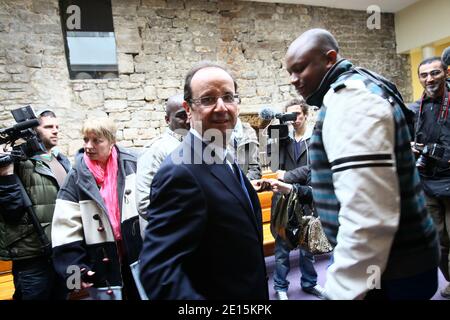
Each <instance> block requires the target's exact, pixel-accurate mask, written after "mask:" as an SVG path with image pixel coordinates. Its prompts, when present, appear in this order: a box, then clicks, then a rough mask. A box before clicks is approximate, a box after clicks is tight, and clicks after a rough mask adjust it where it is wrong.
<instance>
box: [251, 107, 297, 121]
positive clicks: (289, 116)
mask: <svg viewBox="0 0 450 320" xmlns="http://www.w3.org/2000/svg"><path fill="white" fill-rule="evenodd" d="M259 117H260V118H261V119H263V120H272V119H275V118H276V119H280V122H286V121H295V120H296V119H297V113H295V112H291V113H280V112H275V111H274V110H273V109H272V108H271V107H265V108H262V109H261V110H260V111H259Z"/></svg>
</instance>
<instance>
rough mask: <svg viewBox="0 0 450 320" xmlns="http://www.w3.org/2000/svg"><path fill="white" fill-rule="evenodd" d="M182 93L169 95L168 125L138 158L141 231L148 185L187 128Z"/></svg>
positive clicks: (138, 198) (148, 201)
mask: <svg viewBox="0 0 450 320" xmlns="http://www.w3.org/2000/svg"><path fill="white" fill-rule="evenodd" d="M183 101H184V99H183V95H182V94H178V95H174V96H171V97H170V98H169V99H168V100H167V103H166V116H165V120H166V123H167V124H168V127H167V129H166V131H165V132H164V134H163V135H161V136H160V137H157V138H155V139H153V140H152V141H150V143H149V144H148V145H147V146H146V149H145V151H144V152H143V153H142V155H141V156H140V157H139V159H138V163H137V171H136V190H137V192H136V203H137V205H138V211H139V214H140V216H141V220H140V222H141V233H143V230H144V228H145V225H146V223H145V220H146V217H145V213H146V211H147V208H148V205H149V203H150V186H151V184H152V180H153V177H154V176H155V174H156V171H158V169H159V167H160V166H161V163H162V162H163V161H164V159H165V158H166V157H167V156H168V155H169V154H170V153H171V152H172V151H173V150H175V148H176V147H178V145H179V144H180V143H181V141H182V140H183V137H184V136H185V135H186V133H187V132H188V130H189V121H188V117H187V114H186V111H185V110H184V108H183Z"/></svg>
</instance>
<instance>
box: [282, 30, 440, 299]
mask: <svg viewBox="0 0 450 320" xmlns="http://www.w3.org/2000/svg"><path fill="white" fill-rule="evenodd" d="M286 69H287V71H288V72H289V74H290V77H291V78H290V79H291V83H292V84H293V85H294V86H295V88H296V89H297V92H298V93H299V94H300V95H302V96H303V97H304V98H305V99H306V101H307V103H308V104H309V105H315V106H319V107H321V110H320V112H319V114H318V118H317V123H316V127H315V129H314V133H313V136H312V138H311V150H310V151H311V166H312V171H311V181H312V187H313V196H314V201H315V204H316V208H317V211H318V213H319V216H320V218H321V221H322V224H323V226H324V229H325V232H326V234H327V236H328V238H329V240H330V242H331V243H332V244H333V245H334V251H333V259H332V264H331V265H330V266H329V268H328V270H327V282H326V284H325V295H326V296H328V298H330V299H363V298H366V299H429V298H431V297H432V296H433V294H434V293H435V292H436V290H437V266H438V262H439V249H438V241H437V232H436V229H435V226H434V224H433V221H432V219H431V217H430V216H429V215H428V213H427V211H426V209H425V206H424V202H425V201H424V194H423V191H422V188H421V186H420V182H419V176H418V172H417V169H416V167H415V159H414V156H413V154H412V151H411V148H410V141H411V135H410V130H409V128H408V123H407V120H409V119H410V116H411V114H410V113H408V110H407V108H406V107H405V105H404V103H403V100H402V98H401V95H400V94H399V93H398V91H397V89H396V88H395V86H394V85H393V84H392V83H390V82H389V81H387V80H386V79H384V78H383V77H381V76H379V75H377V74H376V73H374V72H371V71H369V70H365V69H362V68H356V67H354V66H353V65H352V63H351V62H350V61H348V60H346V59H343V58H342V57H341V55H340V54H339V46H338V43H337V41H336V39H335V38H334V37H333V35H331V34H330V33H329V32H328V31H326V30H323V29H312V30H309V31H306V32H305V33H303V34H302V35H301V36H300V37H299V38H297V39H296V40H295V41H294V42H293V43H292V44H291V45H290V46H289V49H288V51H287V54H286Z"/></svg>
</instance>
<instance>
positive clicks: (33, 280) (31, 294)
mask: <svg viewBox="0 0 450 320" xmlns="http://www.w3.org/2000/svg"><path fill="white" fill-rule="evenodd" d="M12 273H13V277H14V286H15V289H16V290H15V292H14V295H13V299H14V300H63V299H66V296H67V293H68V291H67V289H66V286H65V282H64V280H62V279H60V278H59V277H58V276H57V274H56V272H55V270H54V268H53V264H52V263H51V261H50V260H49V259H45V258H33V259H27V260H20V261H13V267H12Z"/></svg>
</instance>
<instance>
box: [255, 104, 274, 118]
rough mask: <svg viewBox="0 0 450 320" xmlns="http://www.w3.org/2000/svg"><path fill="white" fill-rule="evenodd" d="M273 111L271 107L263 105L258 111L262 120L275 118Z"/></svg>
mask: <svg viewBox="0 0 450 320" xmlns="http://www.w3.org/2000/svg"><path fill="white" fill-rule="evenodd" d="M275 115H276V113H275V111H273V109H272V108H271V107H264V108H262V109H261V110H260V111H259V117H260V118H261V119H263V120H272V119H275Z"/></svg>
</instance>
